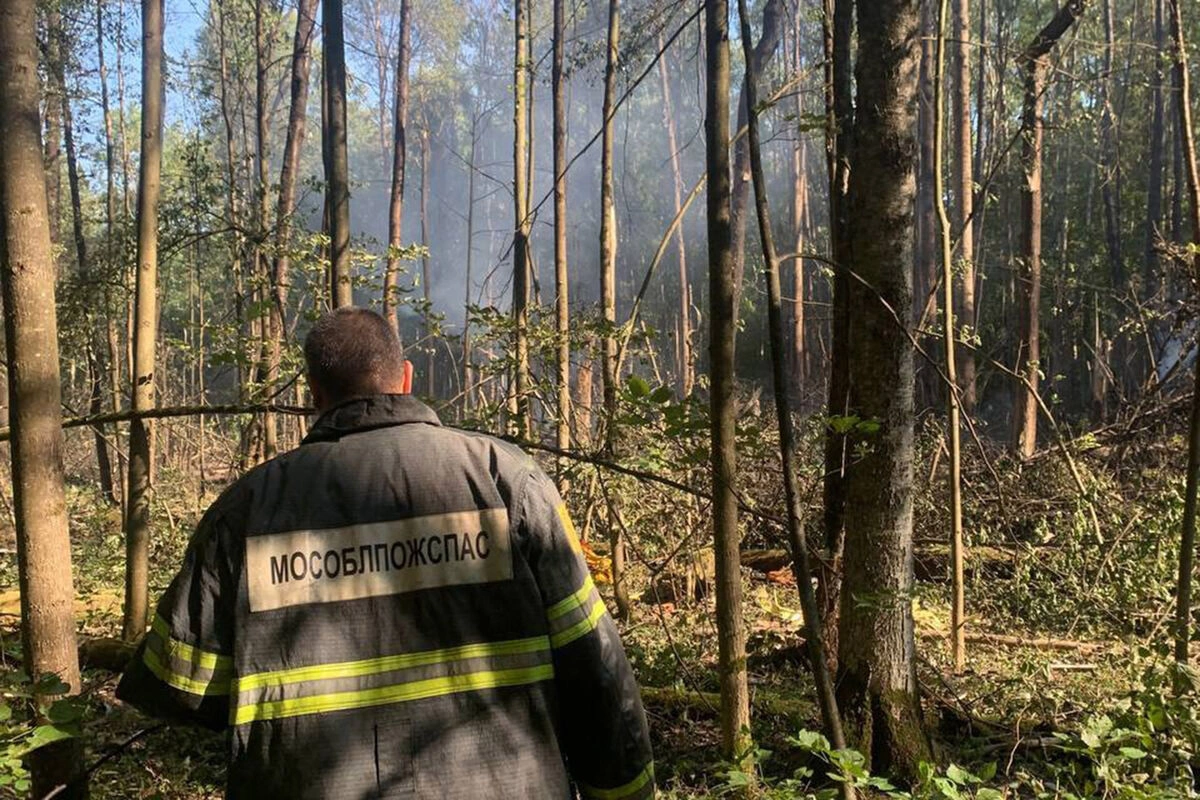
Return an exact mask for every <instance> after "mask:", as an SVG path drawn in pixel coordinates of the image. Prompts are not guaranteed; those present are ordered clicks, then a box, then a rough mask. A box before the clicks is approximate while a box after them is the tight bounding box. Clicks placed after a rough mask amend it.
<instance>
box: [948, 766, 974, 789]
mask: <svg viewBox="0 0 1200 800" xmlns="http://www.w3.org/2000/svg"><path fill="white" fill-rule="evenodd" d="M946 777H947V778H949V779H950V780H952V781H954V782H955V783H957V784H958V785H959V786H966V785H967V784H968V783H970V782H971V779H972V778H974V777H975V776H974V775H972V774H971V773H969V772H967V771H966V770H965V769H963V768H962V767H960V766H958V764H951V765H950V766H949V767H947V768H946Z"/></svg>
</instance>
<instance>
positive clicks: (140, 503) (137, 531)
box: [122, 0, 163, 642]
mask: <svg viewBox="0 0 1200 800" xmlns="http://www.w3.org/2000/svg"><path fill="white" fill-rule="evenodd" d="M162 62H163V3H162V0H142V152H141V158H140V159H139V163H140V166H139V169H138V199H137V203H138V204H137V225H138V233H137V237H138V238H137V291H136V298H135V301H134V303H135V311H134V335H133V366H132V369H131V370H130V372H131V377H132V380H133V410H134V411H135V412H140V411H149V410H150V409H152V408H153V407H154V383H155V374H154V372H155V370H154V364H155V351H156V347H155V339H156V333H157V331H158V311H157V298H156V294H157V291H158V196H159V177H160V174H161V171H162V127H163V72H162ZM151 458H152V454H151V449H150V436H149V430H148V426H147V424H146V421H145V420H143V419H134V420H133V421H132V422H131V423H130V433H129V482H128V486H129V508H128V513H127V514H126V515H125V516H126V519H125V617H124V621H123V624H122V636H123V638H124V639H125V641H127V642H132V641H134V640H136V639H137V638H138V637H139V636H141V635H142V634H143V633H145V632H146V624H147V622H148V621H149V614H150V586H149V583H148V577H149V559H150V494H149V489H150V459H151Z"/></svg>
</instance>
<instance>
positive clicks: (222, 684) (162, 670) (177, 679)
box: [142, 649, 229, 696]
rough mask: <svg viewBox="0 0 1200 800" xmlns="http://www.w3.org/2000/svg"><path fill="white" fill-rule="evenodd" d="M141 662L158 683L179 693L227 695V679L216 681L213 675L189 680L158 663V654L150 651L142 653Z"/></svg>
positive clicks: (185, 676)
mask: <svg viewBox="0 0 1200 800" xmlns="http://www.w3.org/2000/svg"><path fill="white" fill-rule="evenodd" d="M142 662H143V663H145V665H146V667H147V668H148V669H149V670H150V672H152V673H154V675H155V677H157V678H158V679H159V680H160V681H162V682H163V683H165V684H167V685H168V686H172V687H174V688H176V689H178V690H179V691H181V692H187V693H188V694H198V695H201V696H208V695H223V694H229V678H228V677H225V678H220V679H218V678H217V676H215V675H214V676H213V677H210V678H191V677H188V676H187V675H180V674H179V673H178V672H175V671H174V670H172V669H171V668H170V667H167V666H165V665H164V664H163V663H162V662H161V661H159V659H158V654H157V653H155V652H154V651H153V650H150V649H147V650H146V651H145V652H144V654H143V656H142Z"/></svg>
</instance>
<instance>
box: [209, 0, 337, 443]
mask: <svg viewBox="0 0 1200 800" xmlns="http://www.w3.org/2000/svg"><path fill="white" fill-rule="evenodd" d="M316 14H317V0H299V3H297V7H296V33H295V37H294V39H293V41H292V78H291V103H290V105H289V107H288V125H287V134H286V135H285V138H284V142H283V163H282V165H281V166H280V168H279V198H278V204H277V206H276V209H275V218H276V226H275V261H274V264H272V267H271V291H272V297H271V302H270V313H269V317H268V324H269V326H270V350H269V352H268V360H267V384H268V385H269V386H274V385H275V384H276V383H278V381H279V369H280V364H281V361H282V358H283V339H284V336H285V335H286V333H287V329H286V327H285V316H284V315H285V312H286V309H287V298H288V287H289V283H288V281H289V275H288V273H289V271H290V269H291V260H290V259H289V257H288V249H289V248H290V246H291V232H292V216H293V214H295V211H296V183H297V179H298V178H299V175H300V154H301V152H302V150H303V148H304V127H305V122H306V120H307V117H308V82H309V73H310V71H311V63H312V38H313V28H314V27H315V26H316ZM268 418H271V419H273V418H274V414H273V413H271V414H270V415H269V417H268ZM270 428H271V426H268V430H270ZM268 445H270V442H268ZM201 446H202V447H203V442H201ZM266 455H267V457H268V458H270V457H272V456H274V455H275V453H273V452H271V450H270V448H269V447H268V451H267V453H266Z"/></svg>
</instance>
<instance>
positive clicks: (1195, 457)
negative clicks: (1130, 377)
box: [1168, 0, 1200, 664]
mask: <svg viewBox="0 0 1200 800" xmlns="http://www.w3.org/2000/svg"><path fill="white" fill-rule="evenodd" d="M1168 5H1169V6H1170V9H1171V39H1172V44H1173V46H1174V48H1173V49H1174V51H1175V52H1174V56H1175V91H1176V93H1177V97H1178V100H1179V103H1178V109H1179V133H1180V138H1181V139H1182V141H1183V153H1184V166H1185V169H1186V170H1187V192H1188V203H1189V205H1190V206H1191V208H1190V211H1191V219H1190V220H1189V221H1190V222H1191V225H1192V248H1191V250H1192V277H1193V278H1200V174H1198V173H1197V168H1196V134H1195V129H1194V128H1193V127H1192V86H1191V78H1190V76H1189V75H1188V63H1187V47H1186V45H1185V43H1184V38H1183V20H1182V14H1181V12H1180V9H1179V0H1168ZM1198 495H1200V358H1197V359H1196V380H1195V383H1194V388H1193V391H1192V418H1191V425H1190V427H1189V428H1188V464H1187V484H1186V487H1185V489H1184V495H1183V535H1182V536H1181V537H1180V543H1179V587H1178V591H1177V594H1176V606H1175V660H1176V661H1178V662H1180V663H1182V664H1186V663H1187V661H1188V650H1189V647H1190V645H1191V641H1192V578H1193V576H1192V568H1193V566H1192V565H1193V564H1194V563H1195V561H1194V560H1195V556H1196V516H1197V496H1198Z"/></svg>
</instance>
